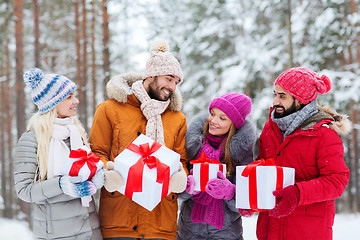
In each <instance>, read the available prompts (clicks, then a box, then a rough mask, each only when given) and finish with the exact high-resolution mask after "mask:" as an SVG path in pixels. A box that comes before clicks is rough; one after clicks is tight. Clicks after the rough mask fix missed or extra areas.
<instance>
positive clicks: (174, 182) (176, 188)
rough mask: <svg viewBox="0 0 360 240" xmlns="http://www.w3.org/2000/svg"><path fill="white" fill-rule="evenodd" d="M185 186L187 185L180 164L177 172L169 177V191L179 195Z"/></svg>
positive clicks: (184, 173)
mask: <svg viewBox="0 0 360 240" xmlns="http://www.w3.org/2000/svg"><path fill="white" fill-rule="evenodd" d="M186 184H187V176H186V172H185V171H184V168H183V165H182V163H181V162H180V164H179V171H178V172H176V173H174V174H173V175H172V176H171V177H170V182H169V190H170V192H174V193H181V192H183V191H185V189H186Z"/></svg>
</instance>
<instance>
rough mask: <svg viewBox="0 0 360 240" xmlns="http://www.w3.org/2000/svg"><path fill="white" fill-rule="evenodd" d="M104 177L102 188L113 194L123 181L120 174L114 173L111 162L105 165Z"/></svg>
mask: <svg viewBox="0 0 360 240" xmlns="http://www.w3.org/2000/svg"><path fill="white" fill-rule="evenodd" d="M104 177H105V182H104V187H105V189H106V190H107V191H108V192H114V191H116V190H117V189H119V188H120V187H121V186H122V185H123V184H124V179H123V178H122V176H121V175H120V173H118V172H116V171H114V162H112V161H108V162H107V163H106V170H105V172H104Z"/></svg>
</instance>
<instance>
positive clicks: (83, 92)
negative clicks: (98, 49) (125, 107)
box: [79, 0, 88, 130]
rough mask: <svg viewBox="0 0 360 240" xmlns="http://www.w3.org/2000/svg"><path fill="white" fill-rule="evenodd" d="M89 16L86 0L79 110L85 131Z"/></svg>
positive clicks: (83, 0)
mask: <svg viewBox="0 0 360 240" xmlns="http://www.w3.org/2000/svg"><path fill="white" fill-rule="evenodd" d="M86 28H87V14H86V0H82V43H83V55H82V59H83V60H82V78H81V81H79V88H80V89H79V93H80V92H81V95H80V94H79V101H80V104H79V108H80V111H79V112H80V121H81V122H82V124H83V125H84V127H85V129H86V130H87V129H88V122H87V117H88V115H87V105H88V104H87V94H86V93H87V91H86V86H87V70H88V69H87V68H88V66H87V31H86Z"/></svg>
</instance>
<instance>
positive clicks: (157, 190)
mask: <svg viewBox="0 0 360 240" xmlns="http://www.w3.org/2000/svg"><path fill="white" fill-rule="evenodd" d="M179 164H180V154H178V153H176V152H174V151H173V150H171V149H169V148H167V147H165V146H162V145H161V144H159V143H157V142H155V141H154V140H152V139H151V138H149V137H147V136H145V135H143V134H141V135H139V136H138V137H137V138H136V139H135V140H134V141H133V142H132V143H131V144H130V145H129V146H128V147H127V148H126V149H124V151H122V152H121V153H120V154H119V155H118V156H117V157H116V158H115V159H114V170H115V171H117V172H119V173H120V175H121V176H122V178H123V179H124V184H123V185H122V186H121V187H120V188H119V189H118V191H119V192H120V193H122V194H124V195H125V196H127V197H129V198H130V199H132V200H133V201H134V202H136V203H137V204H139V205H141V206H142V207H144V208H146V209H147V210H149V211H152V210H153V209H154V208H155V207H156V205H158V204H159V203H160V201H161V200H162V199H163V198H164V197H166V195H168V194H169V181H170V176H171V175H172V174H173V173H175V172H177V171H179V166H180V165H179Z"/></svg>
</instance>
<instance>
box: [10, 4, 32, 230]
mask: <svg viewBox="0 0 360 240" xmlns="http://www.w3.org/2000/svg"><path fill="white" fill-rule="evenodd" d="M13 4H14V18H15V38H16V53H15V59H16V82H15V90H16V128H17V138H20V136H21V134H22V133H23V132H24V131H25V93H24V85H25V84H24V80H23V78H22V75H23V71H24V54H23V25H22V21H23V1H22V0H14V2H13ZM20 208H21V210H22V211H23V212H24V213H25V214H26V216H27V219H26V220H27V221H28V222H29V223H30V222H31V221H30V219H31V215H30V214H31V212H30V205H29V204H28V203H26V202H23V201H21V202H20Z"/></svg>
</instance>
